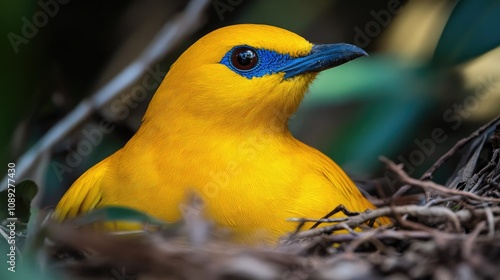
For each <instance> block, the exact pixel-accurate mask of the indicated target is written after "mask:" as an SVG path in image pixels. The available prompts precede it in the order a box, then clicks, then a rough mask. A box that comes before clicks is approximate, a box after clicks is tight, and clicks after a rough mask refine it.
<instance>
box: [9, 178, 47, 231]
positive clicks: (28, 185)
mask: <svg viewBox="0 0 500 280" xmlns="http://www.w3.org/2000/svg"><path fill="white" fill-rule="evenodd" d="M14 185H15V187H14V188H9V189H7V190H5V191H2V192H0V221H4V220H6V219H7V218H9V217H15V218H17V220H18V221H19V222H22V223H27V222H28V221H29V219H30V215H31V213H30V210H31V209H30V208H31V201H32V200H33V198H35V195H36V194H37V192H38V186H37V185H36V183H35V182H33V181H31V180H24V181H22V182H20V183H18V184H14ZM9 190H10V191H9ZM9 196H11V197H9ZM9 198H10V199H13V200H14V201H15V208H14V209H13V211H12V212H9V205H8V204H9ZM9 213H12V214H13V215H9Z"/></svg>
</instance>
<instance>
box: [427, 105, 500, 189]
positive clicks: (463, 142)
mask: <svg viewBox="0 0 500 280" xmlns="http://www.w3.org/2000/svg"><path fill="white" fill-rule="evenodd" d="M499 120H500V115H499V116H497V117H496V118H494V119H493V120H491V121H490V122H489V123H487V124H485V125H483V126H481V127H480V128H479V129H478V130H476V131H474V132H473V133H472V134H471V135H469V136H467V137H466V138H464V139H462V140H460V141H458V142H457V143H456V144H455V145H454V146H453V147H452V148H451V149H450V150H449V151H448V152H446V154H444V155H443V156H441V157H440V158H439V159H438V160H437V161H436V162H435V163H434V164H433V165H432V166H431V167H430V168H429V169H428V170H427V171H425V173H424V174H423V175H422V177H420V180H430V179H432V174H434V172H436V170H437V169H438V168H439V167H441V165H443V163H445V162H446V161H447V160H448V159H449V158H451V157H452V156H453V155H454V154H455V153H456V152H457V151H458V150H460V149H461V148H462V147H463V146H465V145H467V144H468V143H469V142H470V141H471V140H472V139H474V138H476V137H477V136H479V135H481V134H482V133H483V132H484V131H485V130H486V129H488V128H489V127H491V126H492V125H494V124H495V123H496V122H498V121H499Z"/></svg>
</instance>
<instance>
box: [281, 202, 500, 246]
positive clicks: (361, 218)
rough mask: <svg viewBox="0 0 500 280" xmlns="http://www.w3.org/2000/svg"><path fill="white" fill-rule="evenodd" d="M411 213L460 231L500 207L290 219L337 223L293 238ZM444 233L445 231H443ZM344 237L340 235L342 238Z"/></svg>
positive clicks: (425, 208) (387, 210) (389, 210)
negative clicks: (466, 224) (435, 219)
mask: <svg viewBox="0 0 500 280" xmlns="http://www.w3.org/2000/svg"><path fill="white" fill-rule="evenodd" d="M406 214H408V215H411V216H414V217H419V218H440V219H443V220H447V221H449V222H450V223H451V224H452V225H453V229H454V230H456V231H460V225H461V224H462V223H469V222H471V221H474V220H477V221H480V219H479V218H481V217H485V218H488V216H490V217H491V216H492V215H493V216H495V215H496V216H498V215H500V207H493V208H488V209H462V210H460V211H458V212H453V211H451V210H450V209H449V208H447V207H444V206H432V207H429V206H420V205H405V206H397V207H390V206H387V207H383V208H378V209H375V210H371V211H369V212H364V213H360V214H359V215H356V216H352V217H345V218H333V219H302V218H293V219H289V221H293V222H300V223H305V222H322V223H336V224H334V225H331V226H325V227H321V228H315V229H310V230H307V231H301V232H298V233H296V234H295V235H294V236H293V239H296V238H297V239H302V238H311V237H314V236H318V235H322V234H330V233H332V232H333V231H337V230H342V229H344V228H345V226H348V227H351V228H355V227H359V226H360V225H362V224H364V223H366V222H368V221H371V220H374V219H376V218H378V217H383V216H395V215H406ZM443 234H444V232H443ZM342 238H343V237H339V239H342Z"/></svg>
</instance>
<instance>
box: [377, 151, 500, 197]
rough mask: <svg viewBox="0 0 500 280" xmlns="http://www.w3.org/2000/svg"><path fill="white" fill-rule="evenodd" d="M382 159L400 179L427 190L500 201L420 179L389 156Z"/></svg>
mask: <svg viewBox="0 0 500 280" xmlns="http://www.w3.org/2000/svg"><path fill="white" fill-rule="evenodd" d="M380 160H381V161H382V162H384V163H385V164H386V165H387V167H388V168H389V169H390V170H391V171H393V172H394V173H395V174H396V176H398V178H399V180H400V181H401V182H403V183H405V184H408V185H412V186H417V187H420V188H422V189H424V190H426V191H429V190H432V191H434V192H437V193H440V194H442V195H460V196H463V197H466V198H469V199H472V200H477V201H488V202H500V198H494V197H482V196H478V195H475V194H473V193H469V192H464V191H460V190H452V189H448V188H447V187H445V186H442V185H439V184H436V183H434V182H432V181H422V180H418V179H414V178H411V177H410V176H408V174H406V172H405V171H404V170H403V169H402V168H401V167H400V166H398V165H397V164H395V163H394V162H393V161H391V160H389V159H388V158H385V157H380Z"/></svg>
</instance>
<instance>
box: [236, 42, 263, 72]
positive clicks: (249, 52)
mask: <svg viewBox="0 0 500 280" xmlns="http://www.w3.org/2000/svg"><path fill="white" fill-rule="evenodd" d="M258 60H259V58H258V56H257V53H256V52H255V50H254V49H252V48H248V47H241V48H237V49H235V50H234V51H233V53H232V55H231V63H232V64H233V66H234V67H235V68H237V69H240V70H250V69H252V68H253V67H255V65H257V62H258Z"/></svg>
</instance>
